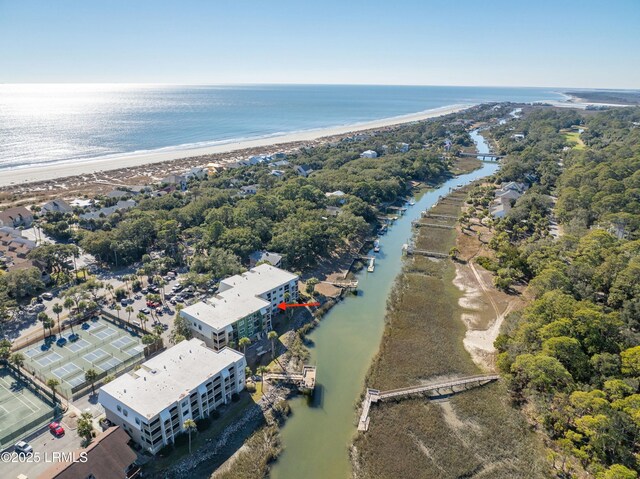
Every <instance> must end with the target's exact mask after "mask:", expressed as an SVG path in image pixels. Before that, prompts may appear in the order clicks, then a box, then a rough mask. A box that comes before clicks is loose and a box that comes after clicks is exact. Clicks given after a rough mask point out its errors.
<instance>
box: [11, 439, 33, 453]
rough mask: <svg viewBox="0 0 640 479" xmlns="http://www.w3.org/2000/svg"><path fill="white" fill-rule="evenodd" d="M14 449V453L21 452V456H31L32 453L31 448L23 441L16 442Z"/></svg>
mask: <svg viewBox="0 0 640 479" xmlns="http://www.w3.org/2000/svg"><path fill="white" fill-rule="evenodd" d="M14 448H15V450H16V452H21V453H23V454H31V453H32V452H33V448H32V447H31V446H30V445H29V443H28V442H25V441H20V442H17V443H16V445H15V446H14Z"/></svg>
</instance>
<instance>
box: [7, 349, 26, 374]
mask: <svg viewBox="0 0 640 479" xmlns="http://www.w3.org/2000/svg"><path fill="white" fill-rule="evenodd" d="M9 361H11V364H13V365H14V366H15V367H16V368H18V371H20V368H21V367H22V366H23V365H24V354H22V353H13V354H12V355H11V358H10V359H9Z"/></svg>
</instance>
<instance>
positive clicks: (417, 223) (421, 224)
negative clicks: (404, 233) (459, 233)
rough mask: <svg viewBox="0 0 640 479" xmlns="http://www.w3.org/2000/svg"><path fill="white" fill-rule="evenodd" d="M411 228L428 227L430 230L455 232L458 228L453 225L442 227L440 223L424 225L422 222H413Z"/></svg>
mask: <svg viewBox="0 0 640 479" xmlns="http://www.w3.org/2000/svg"><path fill="white" fill-rule="evenodd" d="M411 226H413V227H414V228H422V227H428V228H441V229H443V230H453V229H455V228H456V227H455V226H452V225H441V224H438V223H422V222H420V221H417V220H416V221H412V222H411Z"/></svg>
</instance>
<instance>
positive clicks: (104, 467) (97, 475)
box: [25, 426, 141, 479]
mask: <svg viewBox="0 0 640 479" xmlns="http://www.w3.org/2000/svg"><path fill="white" fill-rule="evenodd" d="M130 441H131V438H130V437H129V435H128V434H127V433H126V432H125V431H124V429H122V428H121V427H119V426H112V427H110V428H108V429H107V430H106V431H104V432H102V433H100V434H98V436H97V437H96V438H94V439H93V440H92V441H91V444H89V446H87V448H86V449H79V450H77V451H76V452H75V454H67V455H66V456H61V457H60V458H59V459H58V460H57V461H51V462H52V464H51V465H50V466H49V467H48V468H47V469H46V470H45V471H44V472H43V473H42V474H41V475H40V476H38V479H78V478H94V479H102V478H108V479H135V478H136V477H141V476H140V467H139V466H137V465H136V464H135V460H136V459H137V458H138V455H137V454H136V453H135V451H134V450H133V449H131V448H130V447H129V442H130ZM81 453H85V454H86V455H85V456H84V457H85V459H84V460H80V458H81V457H82V456H81V455H80V454H81ZM25 477H26V476H25Z"/></svg>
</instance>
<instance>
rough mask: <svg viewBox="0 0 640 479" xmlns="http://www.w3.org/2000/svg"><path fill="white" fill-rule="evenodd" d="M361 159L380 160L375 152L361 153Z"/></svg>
mask: <svg viewBox="0 0 640 479" xmlns="http://www.w3.org/2000/svg"><path fill="white" fill-rule="evenodd" d="M360 158H378V153H376V152H375V151H373V150H367V151H363V152H362V153H360Z"/></svg>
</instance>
